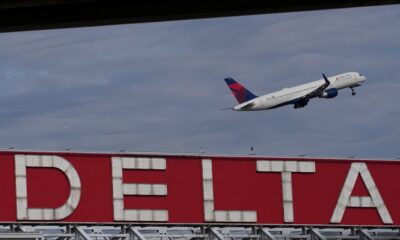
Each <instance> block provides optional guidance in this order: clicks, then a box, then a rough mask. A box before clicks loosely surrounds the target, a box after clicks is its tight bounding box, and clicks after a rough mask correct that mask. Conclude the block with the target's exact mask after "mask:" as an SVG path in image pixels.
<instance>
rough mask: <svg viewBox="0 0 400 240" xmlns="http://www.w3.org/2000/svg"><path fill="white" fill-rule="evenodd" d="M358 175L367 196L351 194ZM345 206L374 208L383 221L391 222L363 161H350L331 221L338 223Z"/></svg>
mask: <svg viewBox="0 0 400 240" xmlns="http://www.w3.org/2000/svg"><path fill="white" fill-rule="evenodd" d="M358 175H361V179H362V180H363V182H364V184H365V186H366V188H367V190H368V193H369V196H368V197H367V196H351V193H352V192H353V188H354V185H355V183H356V180H357V177H358ZM347 207H358V208H376V209H377V210H378V213H379V216H380V218H381V220H382V222H383V223H385V224H393V220H392V218H391V217H390V214H389V211H388V210H387V208H386V205H385V203H384V202H383V199H382V197H381V194H380V193H379V191H378V187H377V186H376V184H375V182H374V179H373V178H372V176H371V173H370V172H369V170H368V168H367V164H365V163H352V164H351V167H350V170H349V173H348V174H347V177H346V181H345V183H344V185H343V188H342V192H341V193H340V196H339V199H338V201H337V204H336V207H335V210H334V212H333V215H332V218H331V223H340V222H341V221H342V218H343V215H344V211H345V210H346V208H347Z"/></svg>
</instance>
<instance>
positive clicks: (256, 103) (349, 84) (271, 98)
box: [233, 72, 366, 111]
mask: <svg viewBox="0 0 400 240" xmlns="http://www.w3.org/2000/svg"><path fill="white" fill-rule="evenodd" d="M327 79H328V80H329V82H330V84H329V86H328V87H327V88H326V89H324V92H323V93H321V94H319V95H316V96H309V97H308V98H304V96H307V94H309V93H310V92H313V91H315V90H316V89H318V88H319V87H320V86H321V85H323V84H324V83H325V80H324V79H320V80H317V81H313V82H309V83H305V84H302V85H298V86H295V87H290V88H284V89H282V90H280V91H276V92H273V93H269V94H265V95H262V96H259V97H256V98H254V99H251V100H249V101H246V102H243V103H241V104H239V105H237V106H235V107H234V108H233V109H234V110H236V111H257V110H267V109H272V108H277V107H281V106H284V105H288V104H294V105H295V108H298V107H303V106H305V105H307V103H308V100H309V99H311V98H314V97H320V98H333V97H335V96H336V95H337V91H338V90H340V89H343V88H354V87H358V86H360V85H361V83H362V82H363V81H365V79H366V78H365V77H364V76H362V75H361V74H360V73H358V72H347V73H343V74H339V75H335V76H332V77H329V78H327ZM353 94H354V93H353ZM301 101H306V102H304V104H303V105H302V102H301Z"/></svg>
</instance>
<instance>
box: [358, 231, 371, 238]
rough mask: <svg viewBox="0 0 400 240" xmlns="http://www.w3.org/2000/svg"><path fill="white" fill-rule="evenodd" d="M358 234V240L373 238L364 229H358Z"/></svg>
mask: <svg viewBox="0 0 400 240" xmlns="http://www.w3.org/2000/svg"><path fill="white" fill-rule="evenodd" d="M358 234H359V236H360V240H373V239H374V238H373V237H372V236H371V235H370V234H369V233H368V232H367V231H366V230H365V229H360V230H359V232H358Z"/></svg>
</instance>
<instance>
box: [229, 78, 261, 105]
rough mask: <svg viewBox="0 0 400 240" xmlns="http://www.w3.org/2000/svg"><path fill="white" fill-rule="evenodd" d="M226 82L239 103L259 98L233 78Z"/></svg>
mask: <svg viewBox="0 0 400 240" xmlns="http://www.w3.org/2000/svg"><path fill="white" fill-rule="evenodd" d="M225 82H226V84H228V87H229V89H230V90H231V92H232V94H233V96H234V97H235V98H236V100H237V101H238V102H239V103H244V102H247V101H249V100H251V99H254V98H256V97H258V96H256V95H254V94H253V93H252V92H250V91H249V90H248V89H247V88H245V87H244V86H242V85H241V84H240V83H238V82H236V81H235V80H234V79H233V78H231V77H228V78H225Z"/></svg>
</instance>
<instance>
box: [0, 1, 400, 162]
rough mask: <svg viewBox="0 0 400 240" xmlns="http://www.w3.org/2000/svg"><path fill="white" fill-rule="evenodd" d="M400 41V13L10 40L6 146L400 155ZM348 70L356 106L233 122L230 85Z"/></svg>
mask: <svg viewBox="0 0 400 240" xmlns="http://www.w3.org/2000/svg"><path fill="white" fill-rule="evenodd" d="M399 39H400V5H389V6H381V7H363V8H351V9H338V10H323V11H312V12H297V13H283V14H267V15H253V16H241V17H225V18H211V19H201V20H184V21H171V22H159V23H144V24H127V25H115V26H102V27H86V28H74V29H58V30H45V31H27V32H15V33H0V46H1V47H0V149H7V148H10V147H14V148H15V149H18V150H27V149H29V150H44V151H52V150H57V151H59V150H64V149H71V150H73V151H120V150H126V151H132V152H141V151H146V152H148V151H150V152H171V153H206V154H235V155H247V154H250V153H253V154H256V155H262V156H298V155H307V156H310V157H321V156H322V157H350V156H355V157H356V158H399V157H400V148H399V143H400V125H399V123H400V111H399V110H400V106H399V93H400V82H399V79H400V61H399V59H400V41H399ZM348 71H357V72H360V73H362V74H363V75H365V76H366V77H367V81H366V82H365V84H364V85H363V86H361V87H359V88H356V91H357V95H356V96H351V91H350V89H343V90H341V91H339V95H338V96H337V97H336V98H333V99H312V100H311V101H310V103H309V104H308V105H307V106H306V107H305V108H302V109H293V108H292V107H291V106H286V107H282V108H278V109H274V110H269V111H259V112H235V111H232V110H225V111H221V109H223V108H227V107H232V106H234V105H236V104H237V103H236V100H235V99H234V98H233V96H232V95H231V93H230V91H229V89H228V88H227V86H226V85H225V82H224V81H223V79H224V78H225V77H227V76H231V77H233V78H234V79H236V80H237V81H239V82H241V83H242V84H243V85H245V86H246V87H247V88H249V89H250V90H252V91H253V92H254V93H255V94H257V95H261V94H264V93H267V92H271V91H275V90H280V89H282V88H285V87H290V86H295V85H298V84H302V83H305V82H309V81H314V80H318V79H320V78H321V74H322V73H325V74H326V75H328V76H331V75H335V74H339V73H343V72H348ZM251 147H253V148H254V150H253V152H252V151H251V150H250V148H251Z"/></svg>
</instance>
